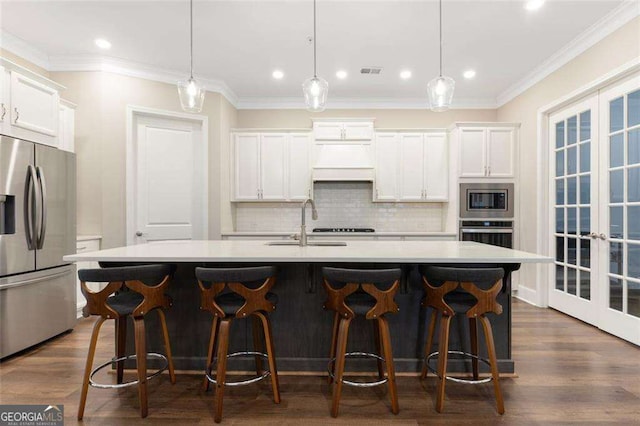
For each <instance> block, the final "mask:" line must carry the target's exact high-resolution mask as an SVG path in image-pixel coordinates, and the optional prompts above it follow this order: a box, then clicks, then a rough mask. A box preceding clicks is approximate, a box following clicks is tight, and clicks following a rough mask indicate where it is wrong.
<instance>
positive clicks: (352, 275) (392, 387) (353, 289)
mask: <svg viewBox="0 0 640 426" xmlns="http://www.w3.org/2000/svg"><path fill="white" fill-rule="evenodd" d="M401 274H402V271H401V270H400V269H379V270H355V269H339V268H328V267H325V268H322V275H323V277H324V288H325V290H326V291H327V300H326V302H325V303H324V309H326V310H331V311H334V312H335V314H334V317H333V337H332V339H331V352H330V354H329V359H330V361H329V368H328V370H329V383H330V384H331V383H332V382H333V385H332V387H333V389H332V391H333V404H332V407H331V415H332V416H333V417H337V416H338V408H339V404H340V395H341V393H342V385H343V384H346V385H350V386H358V387H371V386H378V385H381V384H384V383H387V382H388V383H389V396H390V399H391V412H392V413H393V414H398V412H399V411H400V408H399V406H398V392H397V389H396V379H395V368H394V365H393V352H392V350H391V336H390V334H389V324H388V322H387V319H386V317H385V315H386V314H387V313H396V312H398V310H399V309H398V305H397V304H396V302H395V300H394V297H395V294H396V292H397V291H398V286H399V282H400V276H401ZM381 288H386V289H381ZM356 315H364V316H365V318H366V319H368V320H374V321H375V323H374V338H375V344H376V350H377V351H378V354H371V353H364V352H347V338H348V334H349V324H351V320H352V319H353V318H355V316H356ZM380 352H383V354H384V356H381V355H380ZM349 357H364V358H373V359H376V360H377V363H378V379H379V380H376V381H373V382H364V383H363V382H352V381H349V380H345V379H344V368H345V360H346V358H349ZM385 368H386V370H387V377H386V378H385V377H384V369H385Z"/></svg>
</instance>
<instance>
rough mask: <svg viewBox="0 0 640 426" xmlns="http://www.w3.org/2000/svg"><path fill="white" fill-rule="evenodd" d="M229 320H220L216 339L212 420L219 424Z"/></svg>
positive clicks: (225, 372)
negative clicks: (216, 364)
mask: <svg viewBox="0 0 640 426" xmlns="http://www.w3.org/2000/svg"><path fill="white" fill-rule="evenodd" d="M230 326H231V318H222V319H221V320H220V330H219V332H220V336H219V337H218V368H217V372H216V382H217V383H216V395H215V397H214V406H213V408H214V415H213V420H214V421H215V422H216V423H220V421H221V420H222V399H223V397H224V384H225V379H226V376H227V352H228V349H229V328H230Z"/></svg>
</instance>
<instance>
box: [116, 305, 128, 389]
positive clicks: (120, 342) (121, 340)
mask: <svg viewBox="0 0 640 426" xmlns="http://www.w3.org/2000/svg"><path fill="white" fill-rule="evenodd" d="M115 323H116V358H122V357H124V355H125V353H126V347H127V317H126V316H124V317H119V318H116V321H115ZM123 373H124V362H118V363H116V381H117V383H122V377H123V375H124V374H123Z"/></svg>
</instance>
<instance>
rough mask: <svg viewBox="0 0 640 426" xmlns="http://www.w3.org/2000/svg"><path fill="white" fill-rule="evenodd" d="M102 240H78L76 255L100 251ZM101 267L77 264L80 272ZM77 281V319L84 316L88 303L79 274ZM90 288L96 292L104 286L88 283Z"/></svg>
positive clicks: (90, 264)
mask: <svg viewBox="0 0 640 426" xmlns="http://www.w3.org/2000/svg"><path fill="white" fill-rule="evenodd" d="M100 240H101V239H100V237H95V238H89V239H88V238H78V240H76V253H88V252H91V251H97V250H100ZM99 267H100V265H98V262H77V263H76V268H77V270H78V271H79V270H80V269H93V268H99ZM76 280H77V286H76V292H77V298H76V300H77V317H78V318H80V317H81V316H82V308H84V305H86V303H87V301H86V300H85V298H84V295H83V294H82V291H81V290H80V280H79V279H78V275H77V274H76ZM88 286H89V288H90V289H92V290H94V291H98V290H100V289H102V287H103V284H100V283H88Z"/></svg>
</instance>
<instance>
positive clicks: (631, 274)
mask: <svg viewBox="0 0 640 426" xmlns="http://www.w3.org/2000/svg"><path fill="white" fill-rule="evenodd" d="M600 111H601V113H600V116H601V118H600V126H601V129H602V141H603V143H602V146H601V150H600V158H601V163H602V165H601V170H602V179H601V181H602V185H601V191H600V194H601V203H600V204H601V208H602V209H603V210H604V214H602V215H601V220H600V234H599V237H600V245H601V251H600V253H601V261H600V265H601V269H602V271H603V274H602V275H603V277H602V279H603V283H602V287H601V299H602V301H603V303H602V306H601V310H600V317H601V321H600V325H599V327H600V328H602V329H603V330H605V331H607V332H609V333H612V334H615V335H616V336H619V337H622V338H623V339H626V340H629V341H630V342H632V343H635V344H636V345H640V76H636V77H634V78H631V79H629V80H627V81H626V82H624V83H622V84H619V85H616V86H615V87H613V88H611V89H608V90H605V91H603V92H602V93H601V95H600Z"/></svg>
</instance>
